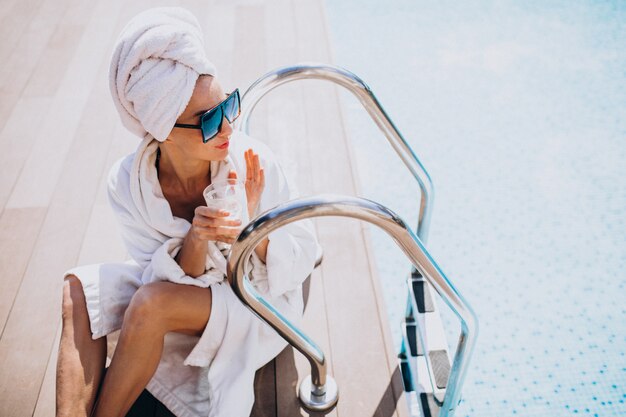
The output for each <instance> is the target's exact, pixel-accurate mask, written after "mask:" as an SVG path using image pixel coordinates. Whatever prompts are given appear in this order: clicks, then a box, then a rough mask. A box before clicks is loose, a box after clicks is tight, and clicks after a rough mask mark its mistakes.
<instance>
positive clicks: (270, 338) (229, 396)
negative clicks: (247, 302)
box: [66, 131, 321, 417]
mask: <svg viewBox="0 0 626 417" xmlns="http://www.w3.org/2000/svg"><path fill="white" fill-rule="evenodd" d="M157 147H158V142H157V141H156V140H154V139H153V138H151V137H150V136H149V135H148V136H147V138H146V139H145V140H144V141H142V142H141V144H140V145H139V147H138V149H137V151H136V152H135V153H134V154H131V155H128V156H127V157H125V158H122V159H121V160H120V161H118V162H117V163H116V164H115V165H114V166H113V168H112V169H111V173H110V175H109V184H108V185H109V187H108V191H109V197H110V202H111V205H112V207H113V210H114V211H115V214H116V215H117V218H118V220H119V223H120V225H121V233H122V237H123V240H124V242H125V245H126V248H127V250H128V253H129V254H130V257H131V258H132V259H131V260H130V261H128V262H126V263H119V264H111V263H106V264H97V265H86V266H81V267H76V268H73V269H71V270H69V271H67V273H66V275H69V274H74V275H76V276H77V277H78V278H79V279H80V281H81V283H82V285H83V289H84V292H85V298H86V302H87V310H88V313H89V319H90V325H91V331H92V337H93V339H97V338H99V337H102V336H104V335H107V334H109V333H111V332H113V331H115V330H118V329H120V328H121V325H122V320H123V316H124V312H125V310H126V307H127V306H128V304H129V302H130V300H131V298H132V296H133V294H134V292H135V291H136V290H137V288H138V287H139V286H141V285H142V284H146V283H149V282H154V281H166V280H167V281H172V282H175V283H179V284H182V285H195V286H198V287H210V288H211V291H212V297H213V298H212V300H213V301H212V311H211V315H210V318H209V321H208V323H207V326H206V328H205V330H204V332H203V334H202V335H201V336H200V337H199V338H198V337H194V336H189V335H184V334H181V333H168V334H167V335H166V337H165V346H164V349H163V355H162V358H161V361H160V363H159V366H158V368H157V371H156V373H155V375H154V377H153V378H152V379H151V380H150V382H149V383H148V385H147V387H146V389H147V390H148V391H149V392H150V393H152V395H154V396H155V397H156V398H157V399H158V400H159V401H161V402H162V403H163V404H165V405H166V406H167V407H168V408H169V409H170V410H171V411H172V412H173V413H174V414H176V415H177V416H182V417H200V416H202V417H205V416H210V417H239V416H241V417H244V416H249V415H250V412H251V410H252V406H253V404H254V376H255V372H256V371H257V370H258V369H259V368H261V367H262V366H263V365H265V364H266V363H267V362H269V361H270V360H272V359H273V358H274V357H276V356H277V355H278V354H279V353H280V352H281V351H282V350H283V349H284V348H285V347H286V346H287V342H286V341H285V340H284V339H283V338H282V337H281V336H280V335H278V333H277V332H276V331H275V330H274V329H273V328H271V327H270V326H269V325H268V324H266V323H265V322H263V321H262V320H261V319H260V318H258V317H257V316H256V315H255V314H254V313H252V311H251V310H250V309H248V308H247V307H246V306H244V304H243V303H242V302H241V301H240V300H239V299H238V298H237V296H236V295H235V294H234V292H233V290H232V288H231V286H230V285H229V284H228V281H227V280H226V275H225V273H226V259H225V257H224V254H223V253H222V252H223V251H224V252H225V251H226V250H227V249H228V245H227V244H225V243H223V242H218V243H217V244H216V242H208V245H209V254H208V256H207V259H206V272H205V274H203V275H201V276H200V277H197V278H193V277H190V276H187V275H185V273H184V272H183V270H182V269H181V268H180V266H179V265H178V264H177V263H176V261H175V260H174V257H175V256H176V254H177V253H178V251H179V250H180V248H181V245H182V241H183V238H184V236H185V235H186V233H187V231H188V230H189V227H190V226H191V224H190V223H189V222H188V221H187V220H185V219H181V218H178V217H175V216H173V215H172V212H171V209H170V206H169V204H168V202H167V201H166V200H165V198H164V197H163V194H162V191H161V188H160V185H159V182H158V178H157V172H156V168H155V158H156V150H157ZM248 148H252V149H254V150H255V152H256V153H258V154H259V158H260V162H261V166H262V167H263V168H264V171H265V182H266V184H265V189H264V192H263V194H262V197H261V200H260V203H259V207H258V209H257V212H256V213H255V215H254V216H257V215H258V214H260V213H262V212H264V211H266V210H268V209H270V208H272V207H274V206H276V205H277V204H279V203H282V202H284V201H287V200H291V199H294V198H296V197H297V196H298V195H297V192H296V189H295V188H294V187H293V185H292V184H290V183H289V182H288V181H287V178H286V177H285V175H284V173H283V170H282V169H281V167H280V165H279V164H278V162H277V160H276V158H275V156H274V155H273V153H272V152H271V151H270V149H269V148H268V147H267V146H266V145H264V144H263V143H261V142H259V141H257V140H255V139H253V138H251V137H249V136H248V135H246V134H244V133H243V132H241V131H235V132H234V133H233V135H232V138H231V142H230V150H229V156H228V157H227V158H226V159H225V160H223V161H212V162H211V179H212V181H217V180H220V179H225V178H226V177H227V175H228V171H229V170H230V169H235V170H236V171H237V175H238V177H239V178H245V174H246V165H245V158H244V151H245V150H246V149H248ZM268 238H269V245H268V249H267V257H266V262H267V263H266V264H264V263H263V262H262V261H261V260H260V259H259V258H258V257H257V255H256V253H254V252H253V255H252V258H251V260H250V262H251V263H252V265H251V267H252V269H251V273H250V277H249V278H250V279H251V282H252V284H253V285H254V287H255V288H256V290H257V291H259V293H260V294H261V295H262V296H264V297H265V298H266V299H267V300H268V301H269V302H270V303H272V305H274V306H275V307H276V308H277V309H278V310H279V311H280V312H281V313H282V314H284V315H285V316H286V317H287V318H288V319H289V320H291V321H292V322H293V323H294V324H296V325H297V324H299V323H300V322H301V319H302V314H303V297H302V282H303V281H304V280H305V279H306V278H307V277H308V276H309V275H310V274H311V272H312V271H313V268H314V265H315V261H316V259H317V256H318V254H319V252H320V250H321V248H320V246H319V244H318V242H317V239H316V236H315V231H314V227H313V224H312V222H311V221H310V220H303V221H298V222H294V223H291V224H289V225H287V226H284V227H282V228H280V229H278V230H276V231H274V232H272V233H270V234H269V235H268ZM199 290H201V289H200V288H199ZM146 348H149V347H146Z"/></svg>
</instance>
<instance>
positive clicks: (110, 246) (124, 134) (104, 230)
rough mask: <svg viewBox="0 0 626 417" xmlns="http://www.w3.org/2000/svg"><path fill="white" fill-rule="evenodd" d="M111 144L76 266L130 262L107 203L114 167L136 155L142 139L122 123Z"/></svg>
mask: <svg viewBox="0 0 626 417" xmlns="http://www.w3.org/2000/svg"><path fill="white" fill-rule="evenodd" d="M116 117H117V115H111V119H112V120H113V119H115V118H116ZM111 140H112V143H111V147H110V149H109V151H108V155H107V156H106V158H105V162H104V164H103V168H102V172H101V174H100V182H99V185H98V190H97V192H96V201H95V203H94V205H93V208H92V210H91V213H90V215H89V222H88V224H87V230H86V231H85V236H84V238H83V242H82V245H81V248H80V253H79V255H78V261H77V265H86V264H92V263H100V262H123V261H124V260H125V259H127V258H128V255H127V253H126V247H125V246H124V242H123V241H122V238H121V234H120V228H119V225H118V223H117V219H116V218H115V214H114V213H113V210H112V209H111V205H110V204H109V201H108V196H107V182H108V177H109V171H110V170H111V166H112V165H113V164H114V163H115V162H116V161H117V160H118V159H119V158H121V157H123V156H125V155H128V154H129V153H132V152H134V150H135V149H136V148H137V145H138V144H139V138H138V137H137V136H135V135H133V134H132V133H130V132H129V131H128V130H126V129H125V128H124V127H123V126H122V125H121V123H116V124H115V128H114V131H113V135H112V139H111Z"/></svg>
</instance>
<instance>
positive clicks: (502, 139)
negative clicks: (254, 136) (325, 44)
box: [326, 0, 626, 417]
mask: <svg viewBox="0 0 626 417" xmlns="http://www.w3.org/2000/svg"><path fill="white" fill-rule="evenodd" d="M326 9H327V13H328V18H329V25H330V27H329V29H330V34H331V39H332V45H333V48H334V60H335V64H337V65H339V66H342V67H344V68H347V69H349V70H351V71H353V72H354V73H355V74H357V75H358V76H360V77H361V78H362V79H363V80H364V81H365V82H367V83H368V85H369V86H370V87H371V88H372V90H373V91H374V93H375V94H376V95H377V97H378V98H379V100H380V102H381V103H382V105H383V106H384V107H385V109H386V110H387V112H388V114H389V115H390V116H391V117H392V119H393V120H394V122H395V123H396V125H397V126H398V128H399V129H400V131H401V132H402V133H403V135H404V136H405V138H406V139H407V140H408V142H409V143H410V144H411V146H412V148H413V149H414V151H415V152H416V154H417V155H418V157H419V158H420V160H421V161H422V163H423V164H424V165H425V167H426V169H427V170H428V171H429V173H430V174H431V177H432V178H433V181H434V183H435V190H436V194H435V203H434V212H433V218H432V223H431V231H430V237H429V240H428V243H427V247H428V248H429V251H430V252H431V254H432V255H433V257H434V258H435V259H436V260H437V262H438V264H439V265H440V266H441V267H442V269H443V270H444V272H445V273H446V274H447V275H448V277H449V278H450V279H451V281H452V282H453V283H454V284H455V286H456V287H457V289H458V290H459V291H460V292H461V294H463V295H464V296H465V298H466V299H467V301H468V302H469V303H470V304H471V305H472V307H473V308H474V310H475V311H476V313H477V315H478V317H479V319H480V336H479V340H478V344H477V348H476V352H475V356H474V357H473V360H472V363H471V367H470V371H469V373H468V377H467V379H466V382H465V385H464V389H463V402H462V403H461V405H460V406H459V409H458V412H457V416H471V417H485V416H513V415H522V416H570V415H582V416H618V415H626V405H625V404H624V401H625V400H626V358H625V353H626V303H625V302H624V300H625V298H626V289H625V284H626V272H625V271H626V2H617V1H549V2H544V1H525V2H516V1H506V0H503V1H481V2H474V1H470V2H458V1H454V2H453V1H439V2H434V1H432V2H426V1H417V0H391V1H385V2H382V1H375V0H341V1H327V2H326ZM342 100H343V102H344V108H345V109H346V115H345V116H346V119H347V124H348V126H347V128H348V134H349V136H350V137H351V138H352V140H353V143H354V147H355V149H356V151H355V152H356V156H357V160H358V165H359V169H360V174H361V178H360V179H361V188H362V193H363V195H364V196H365V197H367V198H372V199H374V200H376V201H379V202H381V203H383V204H385V205H387V206H388V207H390V208H391V209H392V210H394V211H396V212H397V213H399V214H400V215H401V216H402V217H403V218H405V219H406V220H409V221H410V223H411V224H415V219H416V213H417V209H418V202H417V197H416V196H417V195H418V194H417V193H418V189H417V186H416V185H415V184H413V182H412V180H411V178H410V177H409V174H408V171H406V170H405V169H404V168H403V167H401V166H400V165H401V164H398V163H397V161H398V160H397V159H395V154H393V152H392V151H391V148H390V147H389V146H388V145H387V144H386V141H385V139H384V138H383V137H382V136H381V135H380V134H379V133H378V130H377V128H376V127H375V125H374V124H373V123H372V122H371V121H369V118H368V116H367V114H366V113H365V112H364V111H363V110H362V109H361V107H360V105H359V104H358V102H357V101H356V99H354V98H352V97H351V96H350V95H349V94H348V93H345V94H342ZM371 234H372V236H373V238H374V247H375V250H376V252H377V259H376V262H377V264H378V266H379V270H380V275H381V279H382V280H383V287H384V288H385V299H386V304H387V307H388V310H389V316H390V320H391V321H392V328H393V332H394V343H395V344H396V348H397V347H398V346H399V343H400V322H401V320H402V315H403V312H404V299H405V291H406V287H405V283H404V280H405V278H406V271H408V268H409V266H408V263H407V261H406V260H405V259H404V255H402V254H401V253H400V251H399V250H398V249H396V248H395V245H394V244H393V243H392V241H391V240H390V239H389V238H387V237H386V236H384V235H383V234H382V232H379V231H378V230H371ZM439 301H440V302H439V306H440V307H442V309H443V310H444V312H443V319H444V323H445V324H446V327H447V333H448V341H449V345H450V346H451V347H452V348H454V347H455V346H456V340H457V338H458V330H459V326H458V320H457V319H456V318H455V316H454V315H453V314H452V313H450V312H449V311H448V310H447V307H445V306H444V304H443V302H441V300H439Z"/></svg>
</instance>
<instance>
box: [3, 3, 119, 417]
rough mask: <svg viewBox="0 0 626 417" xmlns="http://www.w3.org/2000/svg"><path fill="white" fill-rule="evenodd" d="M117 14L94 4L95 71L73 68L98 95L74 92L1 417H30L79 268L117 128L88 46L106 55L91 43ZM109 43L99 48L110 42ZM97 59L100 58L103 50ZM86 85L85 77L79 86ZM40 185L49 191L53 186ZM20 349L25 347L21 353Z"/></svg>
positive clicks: (6, 364)
mask: <svg viewBox="0 0 626 417" xmlns="http://www.w3.org/2000/svg"><path fill="white" fill-rule="evenodd" d="M118 11H119V9H118V8H117V7H116V5H112V4H111V3H108V2H100V3H98V4H96V5H95V10H94V16H97V18H95V19H91V20H90V22H89V23H88V25H87V28H88V29H87V31H86V36H85V37H84V38H83V40H82V41H81V45H80V46H79V48H78V50H79V51H83V52H85V53H84V54H81V56H82V57H83V59H84V60H86V61H91V66H92V68H90V67H89V66H87V65H86V64H85V63H84V62H83V61H81V62H73V63H71V65H70V67H68V72H67V74H72V75H74V74H75V71H76V69H77V68H78V69H79V70H89V71H92V72H93V73H95V74H92V75H90V76H88V77H84V78H85V79H87V80H89V79H91V80H92V83H91V86H93V89H92V88H91V87H88V88H87V91H86V92H80V93H76V94H77V96H76V97H77V98H78V101H77V102H74V103H75V104H76V105H77V106H78V108H79V109H81V108H83V106H84V104H81V103H80V99H81V97H80V94H85V95H87V96H88V97H89V102H88V103H87V106H85V107H84V112H83V117H82V118H81V126H80V127H79V128H78V129H77V131H76V134H75V135H72V137H71V138H70V141H71V143H72V146H71V147H70V149H69V151H68V152H67V156H68V161H70V162H71V163H68V164H65V165H64V167H63V170H62V171H61V172H60V180H59V182H58V186H57V187H56V188H55V189H54V194H53V198H52V200H51V204H50V208H49V210H48V213H47V216H46V218H45V220H44V224H43V227H42V229H41V233H40V235H39V238H38V240H37V243H36V245H35V249H34V251H33V255H32V257H31V261H30V263H29V265H28V269H27V270H26V273H25V275H24V279H23V281H22V285H21V287H20V290H19V292H18V294H17V297H16V299H15V303H14V306H13V310H12V311H11V315H10V316H9V320H8V321H7V324H6V327H5V331H4V333H3V336H2V339H1V340H0V415H11V416H20V415H32V413H33V410H34V408H35V403H36V400H37V395H38V393H39V388H40V386H41V383H42V379H43V376H44V373H45V370H46V365H47V362H48V358H49V355H50V352H51V350H52V346H53V343H54V336H55V331H56V324H57V323H58V317H59V314H60V304H61V303H60V301H61V286H62V280H61V279H60V277H61V274H62V273H63V271H65V270H66V269H67V268H69V267H71V266H73V265H74V264H75V262H76V256H77V253H78V249H79V247H80V243H81V240H82V236H83V233H84V230H85V225H86V221H87V218H88V214H89V209H90V207H91V205H92V203H93V200H94V192H95V190H96V186H97V184H98V181H99V179H100V173H101V171H102V167H101V166H102V163H103V158H102V155H103V154H106V152H107V149H108V146H109V143H110V136H111V133H112V126H113V123H112V120H111V121H107V120H106V116H104V118H103V114H106V112H100V111H99V110H100V109H101V107H102V105H101V103H102V102H103V100H104V98H105V97H106V99H107V100H110V99H109V98H108V90H107V89H102V88H101V87H99V86H98V85H97V84H95V83H93V79H94V77H95V76H96V75H101V74H104V73H106V70H105V68H104V67H103V68H102V69H101V70H100V71H94V69H97V68H98V64H100V63H101V62H103V61H102V60H100V59H94V57H92V56H91V54H89V53H86V52H87V51H85V49H86V48H87V47H88V46H89V45H90V44H91V47H94V48H96V47H97V48H99V49H101V50H102V49H105V45H102V44H101V45H100V46H98V41H96V40H95V39H93V38H97V37H102V33H105V32H106V31H107V30H111V28H112V27H114V26H115V23H116V21H117V14H118ZM106 41H107V40H105V41H100V42H104V43H107V44H108V42H106ZM98 54H100V55H102V54H101V53H100V51H98ZM104 64H107V65H108V63H104ZM104 64H103V65H104ZM72 65H74V66H72ZM94 65H95V68H93V66H94ZM79 74H80V71H79ZM64 82H65V80H64ZM84 82H85V80H84V79H83V81H81V83H84ZM81 83H78V87H81V85H80V84H81ZM67 87H69V85H68V86H67ZM83 87H87V86H83ZM62 91H65V92H64V93H60V94H59V96H61V95H63V96H65V95H67V96H66V98H67V97H68V96H71V95H72V94H70V93H69V92H66V90H64V89H62ZM59 96H57V97H59ZM85 100H86V98H85ZM79 114H80V113H79ZM85 138H89V140H86V139H85ZM72 139H73V141H72ZM66 140H67V139H66ZM61 162H63V161H62V160H61ZM54 183H56V181H55V182H54ZM35 184H37V182H35ZM38 186H48V187H50V183H49V182H44V184H38ZM25 191H28V192H30V193H32V191H33V189H32V184H31V186H30V190H25ZM49 192H50V193H52V192H51V191H49ZM16 346H19V347H20V348H19V349H16V348H15V347H16ZM9 376H10V377H9ZM15 387H20V389H19V390H16V389H15Z"/></svg>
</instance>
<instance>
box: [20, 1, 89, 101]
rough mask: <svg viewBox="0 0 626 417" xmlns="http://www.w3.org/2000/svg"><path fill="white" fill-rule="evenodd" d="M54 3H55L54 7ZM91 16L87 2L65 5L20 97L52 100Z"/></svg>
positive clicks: (74, 2) (71, 2) (72, 2)
mask: <svg viewBox="0 0 626 417" xmlns="http://www.w3.org/2000/svg"><path fill="white" fill-rule="evenodd" d="M57 3H58V2H55V4H57ZM57 8H58V4H57ZM59 9H62V8H59ZM92 12H93V4H92V3H91V2H85V1H82V0H74V1H70V2H68V4H67V8H66V9H65V12H64V13H63V15H62V17H61V19H60V21H59V22H58V24H57V25H56V26H55V28H54V32H53V33H52V34H51V35H49V36H48V37H47V42H46V44H45V47H44V48H43V50H42V51H41V52H40V54H39V59H38V60H37V65H36V67H35V68H34V71H33V72H32V74H31V75H30V77H29V78H28V82H27V83H26V86H25V87H24V91H23V92H22V96H23V97H33V96H34V97H39V96H54V95H55V94H56V92H57V90H58V88H59V86H60V84H61V81H62V79H63V75H64V74H65V70H66V65H67V63H68V62H70V60H71V58H72V56H73V55H74V53H75V52H76V48H77V47H78V44H79V42H80V40H81V37H82V34H83V32H84V30H85V24H86V22H87V21H88V18H89V16H90V14H91V13H92ZM31 47H32V46H31ZM22 70H23V69H22Z"/></svg>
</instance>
